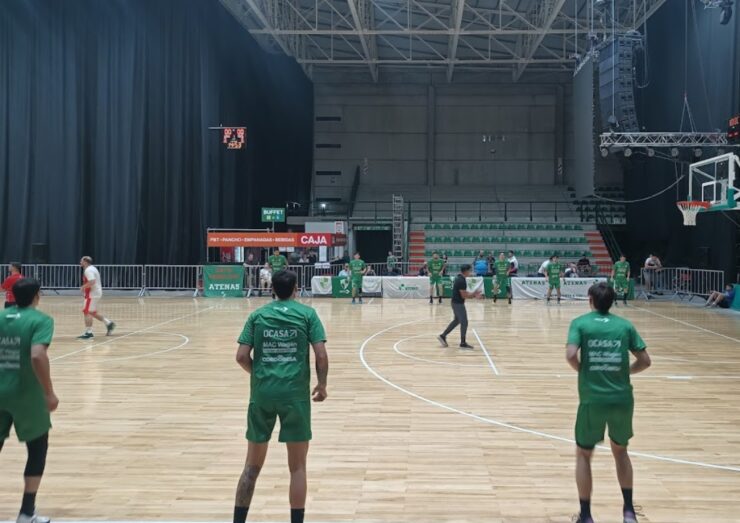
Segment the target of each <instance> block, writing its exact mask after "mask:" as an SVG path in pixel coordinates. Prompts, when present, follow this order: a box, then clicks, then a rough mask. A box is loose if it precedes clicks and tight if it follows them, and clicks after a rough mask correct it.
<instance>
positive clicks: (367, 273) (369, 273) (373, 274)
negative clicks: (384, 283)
mask: <svg viewBox="0 0 740 523" xmlns="http://www.w3.org/2000/svg"><path fill="white" fill-rule="evenodd" d="M365 276H377V274H375V271H374V270H373V268H372V267H370V266H368V268H367V271H366V272H365Z"/></svg>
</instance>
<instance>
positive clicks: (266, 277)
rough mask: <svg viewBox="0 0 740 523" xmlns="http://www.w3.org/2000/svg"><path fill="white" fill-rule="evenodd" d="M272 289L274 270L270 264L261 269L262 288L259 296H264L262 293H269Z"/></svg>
mask: <svg viewBox="0 0 740 523" xmlns="http://www.w3.org/2000/svg"><path fill="white" fill-rule="evenodd" d="M271 287H272V269H270V264H269V263H265V266H264V267H262V268H261V269H260V288H259V295H260V296H262V291H265V292H267V291H269V290H270V288H271Z"/></svg>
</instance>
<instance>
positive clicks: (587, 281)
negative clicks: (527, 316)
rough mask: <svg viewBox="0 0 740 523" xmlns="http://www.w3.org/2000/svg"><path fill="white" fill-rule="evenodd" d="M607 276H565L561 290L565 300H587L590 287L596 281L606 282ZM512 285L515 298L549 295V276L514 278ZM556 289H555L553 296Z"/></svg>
mask: <svg viewBox="0 0 740 523" xmlns="http://www.w3.org/2000/svg"><path fill="white" fill-rule="evenodd" d="M605 281H606V278H563V279H562V280H561V282H560V291H561V293H562V295H563V299H564V300H587V299H588V289H589V288H590V287H591V285H593V284H594V283H599V282H605ZM511 286H512V292H513V297H514V298H515V299H528V300H543V299H545V298H546V297H547V289H548V279H547V278H512V279H511ZM555 295H556V291H554V290H553V296H555Z"/></svg>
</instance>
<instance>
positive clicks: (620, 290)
mask: <svg viewBox="0 0 740 523" xmlns="http://www.w3.org/2000/svg"><path fill="white" fill-rule="evenodd" d="M629 290H630V284H629V282H628V281H627V280H619V279H616V280H614V292H616V293H617V294H625V293H627V292H629Z"/></svg>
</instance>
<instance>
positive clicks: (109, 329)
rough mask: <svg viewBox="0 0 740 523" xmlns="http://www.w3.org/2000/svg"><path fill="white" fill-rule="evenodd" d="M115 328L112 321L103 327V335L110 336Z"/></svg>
mask: <svg viewBox="0 0 740 523" xmlns="http://www.w3.org/2000/svg"><path fill="white" fill-rule="evenodd" d="M115 328H116V322H114V321H112V322H110V323H109V324H108V325H106V326H105V335H106V336H110V335H111V334H113V331H114V330H115Z"/></svg>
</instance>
